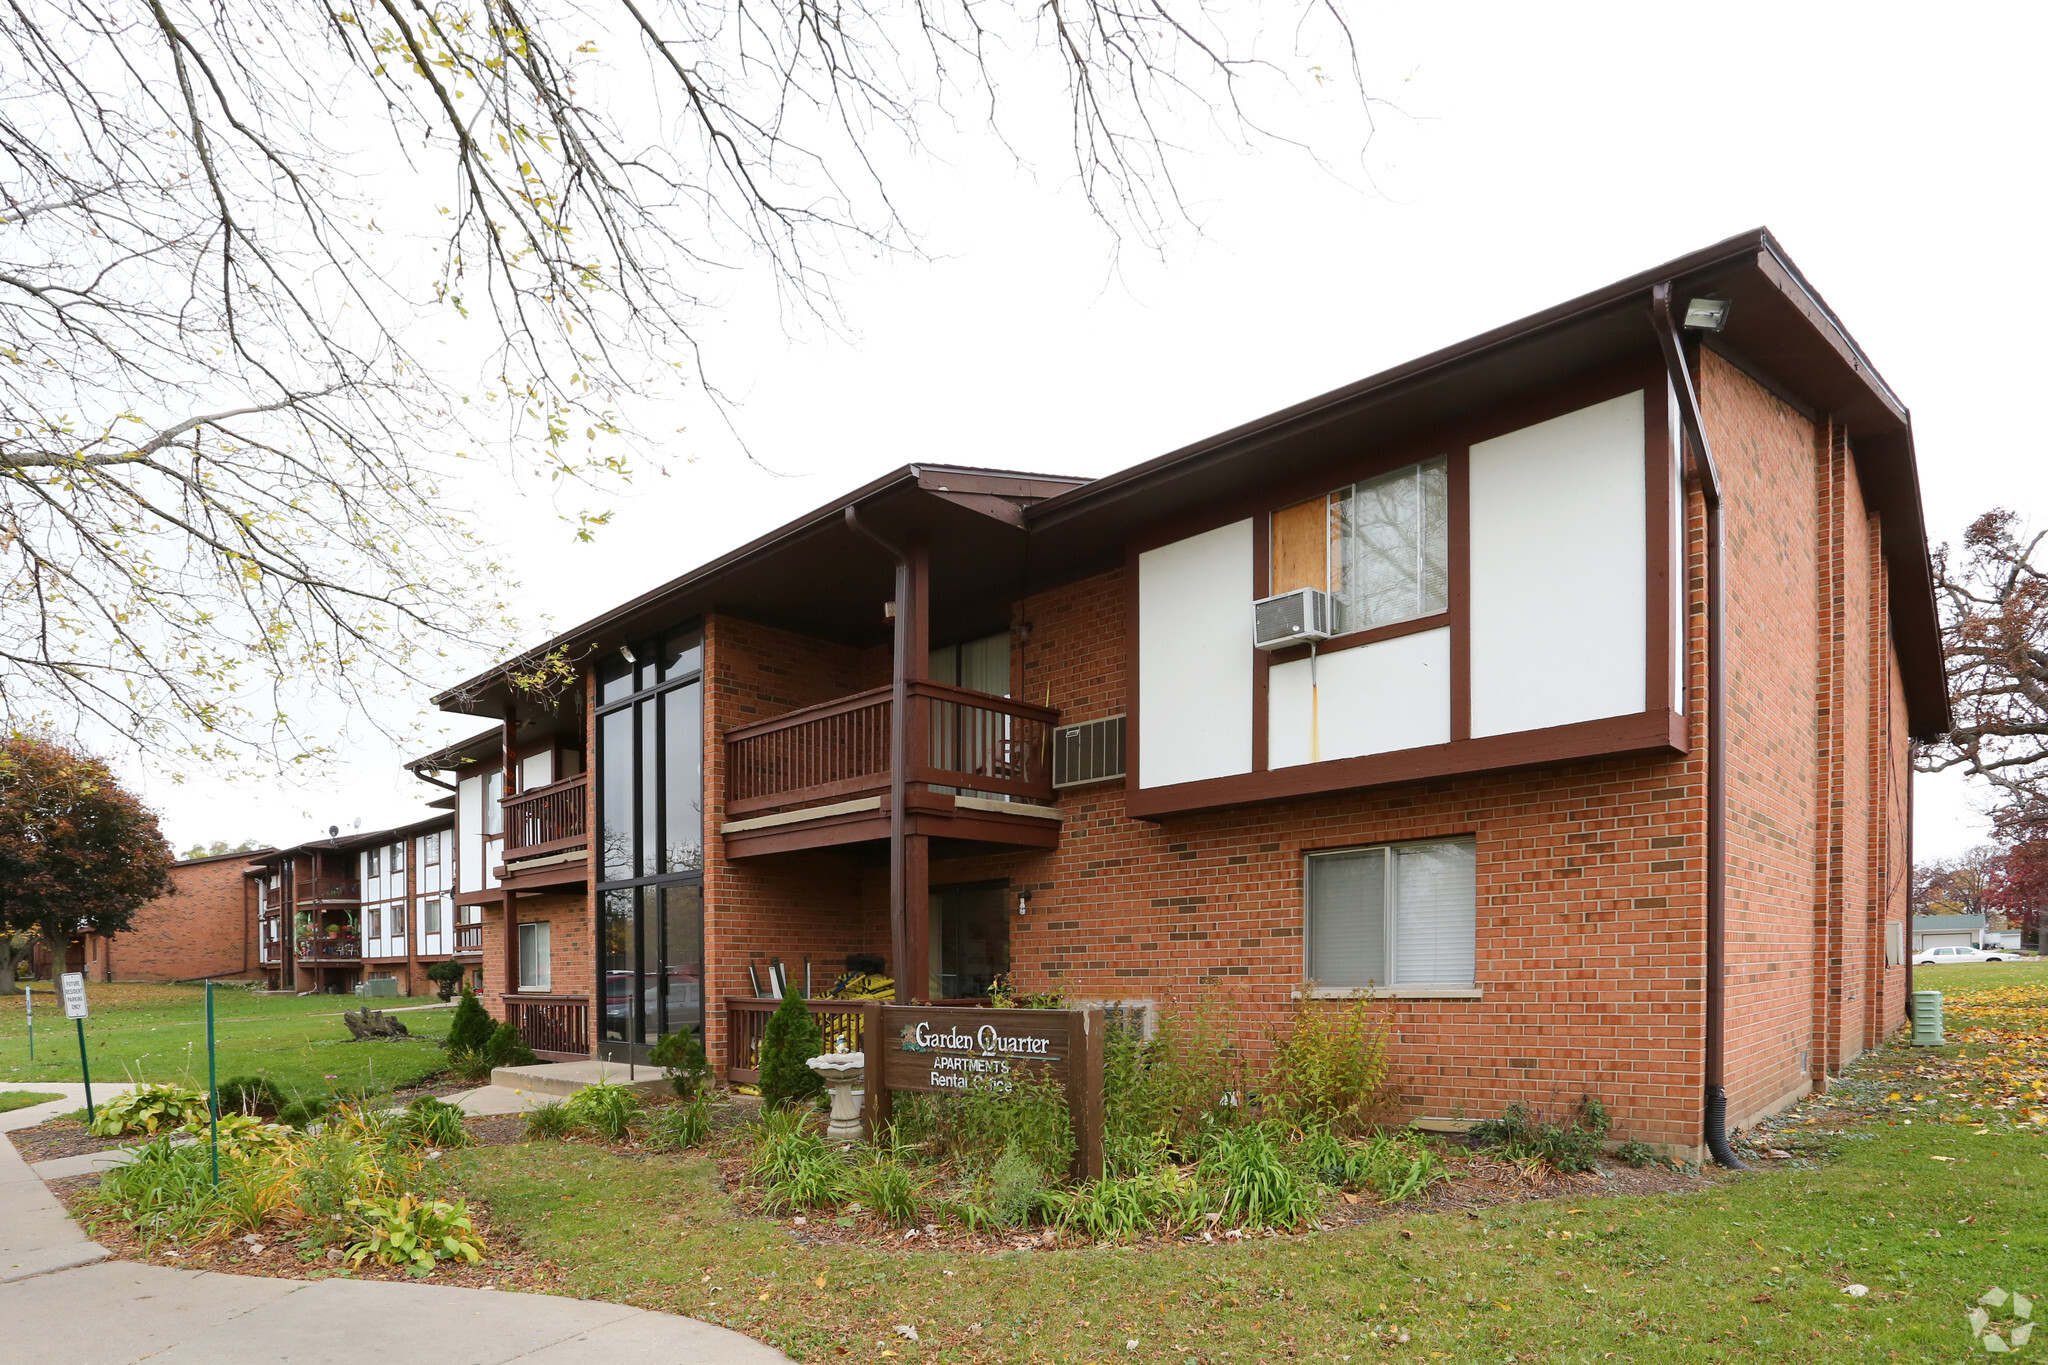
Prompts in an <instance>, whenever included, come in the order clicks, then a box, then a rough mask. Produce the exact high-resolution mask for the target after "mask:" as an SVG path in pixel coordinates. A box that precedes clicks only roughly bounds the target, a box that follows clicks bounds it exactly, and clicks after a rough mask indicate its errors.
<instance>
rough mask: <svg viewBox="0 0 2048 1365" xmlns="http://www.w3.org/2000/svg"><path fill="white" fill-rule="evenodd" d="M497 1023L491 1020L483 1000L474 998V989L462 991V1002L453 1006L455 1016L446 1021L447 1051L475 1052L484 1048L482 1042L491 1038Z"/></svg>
mask: <svg viewBox="0 0 2048 1365" xmlns="http://www.w3.org/2000/svg"><path fill="white" fill-rule="evenodd" d="M496 1027H497V1025H495V1024H494V1023H492V1022H491V1016H490V1012H489V1011H488V1010H486V1009H485V1008H484V1003H483V1001H481V1000H479V999H477V998H476V992H475V991H464V992H463V993H462V1003H461V1004H459V1005H457V1006H456V1007H455V1017H454V1018H453V1019H451V1020H449V1021H448V1051H449V1052H450V1053H464V1052H468V1053H477V1052H482V1051H483V1050H484V1044H485V1043H488V1042H489V1041H490V1040H491V1031H492V1030H493V1029H494V1028H496Z"/></svg>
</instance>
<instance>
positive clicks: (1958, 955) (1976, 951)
mask: <svg viewBox="0 0 2048 1365" xmlns="http://www.w3.org/2000/svg"><path fill="white" fill-rule="evenodd" d="M2022 956H2024V954H2022V953H2020V952H2018V951H2017V950H2015V949H2012V948H1928V949H1924V950H1923V951H1921V952H1917V953H1915V954H1913V965H1914V966H1916V967H1944V966H1948V965H1950V964H1952V963H1956V962H2017V961H2019V960H2020V958H2021V957H2022Z"/></svg>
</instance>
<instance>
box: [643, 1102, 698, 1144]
mask: <svg viewBox="0 0 2048 1365" xmlns="http://www.w3.org/2000/svg"><path fill="white" fill-rule="evenodd" d="M710 1136H711V1097H710V1096H709V1095H705V1094H701V1093H700V1094H699V1095H698V1096H697V1097H696V1098H695V1099H693V1100H691V1101H690V1102H689V1103H688V1104H670V1105H664V1106H663V1107H662V1108H660V1109H658V1110H656V1111H655V1114H654V1118H653V1119H652V1120H650V1121H649V1123H648V1125H647V1145H648V1146H650V1147H652V1148H654V1149H655V1150H656V1151H662V1152H680V1151H684V1150H687V1149H688V1148H691V1147H702V1146H703V1145H704V1142H705V1140H706V1139H707V1138H709V1137H710Z"/></svg>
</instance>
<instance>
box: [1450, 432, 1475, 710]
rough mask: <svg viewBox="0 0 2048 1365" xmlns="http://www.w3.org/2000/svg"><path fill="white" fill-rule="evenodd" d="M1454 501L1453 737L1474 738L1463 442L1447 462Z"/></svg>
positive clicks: (1468, 495) (1468, 500) (1468, 471)
mask: <svg viewBox="0 0 2048 1365" xmlns="http://www.w3.org/2000/svg"><path fill="white" fill-rule="evenodd" d="M1444 491H1445V495H1446V497H1447V499H1448V501H1449V503H1450V506H1449V507H1448V508H1447V509H1446V515H1447V516H1448V517H1449V520H1450V523H1451V525H1450V544H1449V545H1448V547H1446V554H1447V556H1448V557H1449V563H1448V565H1447V566H1446V567H1447V568H1448V570H1449V573H1450V580H1451V581H1450V589H1451V611H1450V616H1451V740H1452V742H1453V743H1456V742H1458V741H1460V740H1467V739H1470V738H1472V448H1471V447H1470V446H1460V447H1458V448H1457V449H1456V450H1453V451H1452V452H1451V453H1450V456H1449V458H1448V459H1447V460H1446V461H1445V465H1444Z"/></svg>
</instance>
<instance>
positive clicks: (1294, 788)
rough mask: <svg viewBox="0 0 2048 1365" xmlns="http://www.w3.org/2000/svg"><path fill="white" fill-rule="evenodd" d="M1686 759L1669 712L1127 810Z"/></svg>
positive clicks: (1180, 789)
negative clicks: (1627, 760) (1586, 763)
mask: <svg viewBox="0 0 2048 1365" xmlns="http://www.w3.org/2000/svg"><path fill="white" fill-rule="evenodd" d="M1685 752H1686V740H1685V722H1684V718H1683V717H1682V716H1678V715H1676V714H1675V713H1673V712H1672V711H1671V710H1670V709H1669V708H1664V709H1661V710H1652V711H1646V712H1641V713H1638V714H1636V715H1630V716H1610V717H1608V718H1606V719H1603V720H1588V721H1579V722H1577V723H1576V724H1572V725H1556V726H1551V727H1549V728H1547V729H1542V730H1528V731H1523V732H1521V733H1518V734H1512V735H1488V736H1486V737H1485V738H1482V739H1465V740H1453V741H1452V742H1451V743H1449V744H1432V745H1428V746H1425V747H1423V748H1419V749H1401V750H1397V751H1396V752H1393V753H1386V754H1369V755H1366V756H1365V757H1363V758H1340V759H1330V760H1326V761H1324V762H1322V763H1304V764H1301V765H1299V766H1297V767H1291V768H1279V769H1275V770H1273V771H1270V772H1263V773H1246V774H1242V775H1238V776H1233V777H1212V778H1208V779H1206V780H1204V781H1200V782H1179V783H1175V784H1174V785H1172V786H1170V787H1154V788H1151V789H1149V790H1145V789H1139V788H1132V789H1130V790H1128V791H1127V792H1126V794H1125V797H1124V808H1125V810H1126V812H1127V813H1128V814H1129V815H1130V816H1131V817H1132V818H1133V819H1141V820H1157V819H1163V818H1165V817H1168V816H1173V815H1190V814H1193V813H1195V812H1197V811H1206V810H1219V809H1224V808H1227V807H1231V806H1248V805H1258V804H1260V803H1263V802H1268V801H1286V800H1290V799H1292V798H1295V797H1302V796H1322V795H1329V794H1334V793H1338V792H1349V791H1360V790H1364V789H1366V788H1370V787H1386V786H1396V785H1399V784H1402V783H1408V782H1421V781H1428V780H1430V779H1434V778H1441V777H1464V776H1475V775H1478V774H1481V773H1492V772H1503V771H1506V770H1509V769H1513V768H1530V767H1542V766H1545V765H1548V764H1555V763H1573V762H1579V761H1583V760H1586V759H1596V758H1620V757H1625V756H1628V755H1632V754H1645V755H1658V756H1664V757H1677V756H1680V755H1683V754H1684V753H1685Z"/></svg>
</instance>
